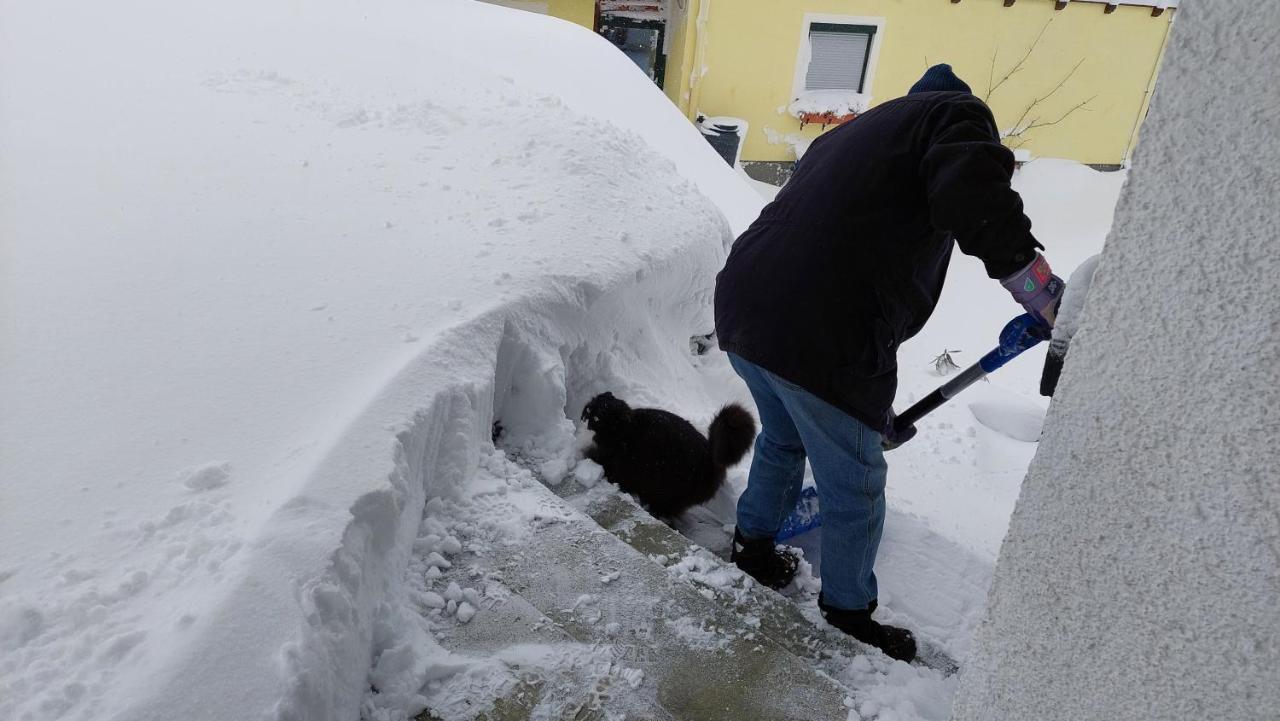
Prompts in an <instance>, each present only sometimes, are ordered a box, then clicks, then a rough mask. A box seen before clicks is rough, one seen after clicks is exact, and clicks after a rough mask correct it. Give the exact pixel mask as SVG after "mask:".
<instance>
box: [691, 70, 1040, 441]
mask: <svg viewBox="0 0 1280 721" xmlns="http://www.w3.org/2000/svg"><path fill="white" fill-rule="evenodd" d="M1013 167H1014V160H1013V153H1012V152H1010V151H1009V150H1008V149H1007V148H1005V147H1004V146H1003V145H1001V144H1000V139H999V135H998V133H997V131H996V126H995V120H994V119H993V118H992V116H991V111H990V110H989V109H988V108H987V106H986V104H985V103H983V102H982V101H981V100H979V99H978V98H976V97H974V96H973V95H970V94H968V93H958V92H927V93H918V94H913V95H909V96H906V97H903V98H898V99H897V100H891V101H889V102H887V103H884V104H883V105H880V106H878V107H876V108H875V109H873V110H871V111H870V112H867V113H865V114H864V115H861V116H859V117H858V118H857V119H856V120H853V121H852V122H849V123H846V124H844V125H842V126H840V127H838V128H835V129H833V130H831V131H828V132H826V133H824V134H823V135H821V136H820V137H819V138H818V139H817V140H816V141H814V143H813V145H811V146H810V148H809V150H808V152H806V153H805V155H804V159H803V160H802V161H801V162H800V163H798V165H797V167H796V170H795V174H794V175H793V176H792V177H791V180H790V181H788V182H787V184H786V186H785V187H784V188H783V189H782V190H781V192H779V193H778V196H777V198H776V199H775V200H774V201H773V202H772V203H770V204H769V205H767V206H766V207H765V208H764V210H763V211H762V212H761V213H760V217H759V218H758V219H756V221H755V222H754V223H753V224H752V225H751V227H750V228H749V229H747V231H746V232H745V233H743V234H742V236H741V237H739V238H738V240H737V241H736V242H735V243H734V245H733V249H732V251H731V252H730V253H729V259H728V261H727V263H726V264H725V267H724V269H723V270H722V271H721V272H720V275H719V276H718V278H717V281H716V297H715V317H716V333H717V335H718V337H719V341H720V347H721V348H723V349H724V350H726V351H729V352H732V353H735V354H737V355H739V356H741V357H742V358H745V359H746V360H748V361H751V362H752V363H755V364H756V365H759V366H762V367H764V368H766V369H767V370H770V371H772V372H773V373H775V374H776V375H779V376H781V377H782V378H784V379H786V380H788V381H791V382H792V383H795V384H796V385H798V386H800V387H802V388H804V389H806V390H808V391H809V392H811V393H813V394H814V395H817V396H818V397H820V398H823V399H824V400H826V401H827V402H829V403H831V404H832V405H835V406H836V407H838V408H841V409H843V410H844V411H845V412H847V413H849V414H851V415H853V416H854V417H855V418H858V419H859V420H861V421H862V422H864V423H866V424H868V425H870V426H871V427H872V428H876V429H881V428H884V427H885V426H886V424H887V423H888V422H889V418H890V408H891V405H892V403H893V396H894V393H895V391H896V390H897V367H898V366H897V350H898V346H899V344H901V343H902V342H903V341H904V340H906V339H908V338H910V337H911V336H913V335H915V334H916V333H917V332H918V331H919V330H920V328H921V327H923V326H924V323H925V321H926V320H928V318H929V315H930V314H931V313H932V312H933V308H934V305H935V304H936V303H937V301H938V295H939V294H940V293H941V292H942V282H943V279H944V277H945V275H946V271H947V263H948V261H949V259H950V257H951V247H952V240H953V238H954V240H955V242H956V243H958V244H959V246H960V250H961V251H963V252H965V253H968V254H969V255H973V256H976V257H978V258H979V259H981V260H982V261H983V262H984V263H985V265H986V269H987V273H988V274H989V275H990V276H991V277H993V278H1001V277H1005V276H1007V275H1011V274H1012V273H1014V272H1016V271H1017V270H1019V269H1020V268H1022V267H1023V266H1025V265H1026V264H1027V263H1028V262H1030V261H1031V259H1032V258H1033V257H1034V253H1035V249H1036V248H1039V247H1041V246H1040V244H1039V243H1038V242H1036V239H1035V237H1033V236H1032V234H1031V221H1029V220H1028V219H1027V217H1026V215H1024V214H1023V212H1022V199H1021V198H1020V197H1018V194H1017V193H1016V192H1015V191H1014V190H1013V189H1012V188H1011V187H1010V185H1009V181H1010V178H1011V177H1012V175H1013Z"/></svg>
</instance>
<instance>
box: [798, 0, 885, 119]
mask: <svg viewBox="0 0 1280 721" xmlns="http://www.w3.org/2000/svg"><path fill="white" fill-rule="evenodd" d="M814 23H832V24H835V25H871V26H873V27H875V29H876V32H875V34H874V35H872V36H871V54H870V55H869V57H868V58H867V68H866V76H865V77H864V79H863V81H862V88H863V92H862V94H863V95H867V96H871V95H872V93H871V90H872V89H873V88H875V79H876V66H877V65H879V64H880V45H881V43H883V42H884V28H885V19H884V18H882V17H870V16H866V15H832V14H829V13H805V14H804V20H803V22H801V23H800V51H799V53H798V54H797V55H796V74H795V78H794V79H793V80H792V83H791V97H792V98H793V99H794V98H798V97H800V96H801V95H803V94H804V92H805V89H804V81H805V76H807V75H808V74H809V60H810V58H812V57H813V46H812V45H811V44H810V42H809V29H810V28H811V27H812V26H813V24H814Z"/></svg>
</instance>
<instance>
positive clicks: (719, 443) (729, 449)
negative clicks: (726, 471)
mask: <svg viewBox="0 0 1280 721" xmlns="http://www.w3.org/2000/svg"><path fill="white" fill-rule="evenodd" d="M707 438H708V439H709V440H710V441H711V460H712V461H714V462H715V464H716V465H717V466H719V467H721V468H728V467H729V466H732V465H733V464H735V463H737V462H738V461H740V460H742V457H743V456H745V455H747V451H748V450H750V448H751V444H752V443H754V442H755V440H756V419H754V418H752V417H751V414H750V413H748V412H747V409H746V408H743V407H742V406H740V405H738V404H737V403H730V404H729V405H727V406H725V407H724V408H721V409H720V412H719V413H717V414H716V417H715V418H713V419H712V420H711V427H710V428H708V429H707Z"/></svg>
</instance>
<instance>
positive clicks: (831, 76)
mask: <svg viewBox="0 0 1280 721" xmlns="http://www.w3.org/2000/svg"><path fill="white" fill-rule="evenodd" d="M870 45H871V33H868V32H858V31H854V32H851V31H849V30H844V29H842V30H839V31H830V30H817V29H814V30H811V31H810V32H809V47H810V49H811V50H812V56H811V57H810V60H809V70H808V72H806V73H805V78H804V89H805V90H851V91H853V92H859V93H860V92H862V78H863V73H864V72H865V70H866V62H867V55H868V51H869V50H870Z"/></svg>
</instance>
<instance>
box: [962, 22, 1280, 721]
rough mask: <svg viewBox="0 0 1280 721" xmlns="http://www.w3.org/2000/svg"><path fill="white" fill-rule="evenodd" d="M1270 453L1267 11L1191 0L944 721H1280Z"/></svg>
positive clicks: (1275, 364) (1271, 157) (1277, 341)
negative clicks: (951, 719) (969, 654)
mask: <svg viewBox="0 0 1280 721" xmlns="http://www.w3.org/2000/svg"><path fill="white" fill-rule="evenodd" d="M1048 256H1049V258H1050V260H1052V258H1053V249H1052V248H1050V249H1049V251H1048ZM1278 446H1280V2H1276V1H1275V0H1186V2H1184V3H1182V8H1181V10H1180V12H1179V15H1178V19H1177V22H1176V23H1175V26H1174V37H1173V41H1172V43H1171V45H1170V48H1169V51H1168V55H1167V57H1166V61H1165V68H1164V71H1163V73H1162V74H1161V76H1160V82H1159V86H1158V88H1157V90H1156V97H1155V101H1154V104H1153V106H1152V109H1151V115H1150V118H1149V119H1148V121H1147V124H1146V126H1145V127H1144V130H1143V140H1142V145H1141V147H1140V148H1139V149H1138V153H1137V157H1136V161H1135V165H1134V169H1133V172H1132V174H1131V176H1130V180H1129V184H1128V186H1127V187H1126V189H1125V191H1124V193H1123V194H1122V196H1121V200H1120V205H1119V208H1118V210H1117V214H1116V223H1115V227H1114V229H1113V231H1112V233H1111V236H1110V238H1109V239H1108V242H1107V248H1106V251H1105V253H1104V256H1103V261H1102V266H1101V270H1100V271H1099V275H1098V277H1097V279H1096V281H1095V283H1094V286H1093V291H1092V295H1091V297H1090V298H1089V301H1088V306H1087V308H1086V311H1085V318H1084V325H1083V329H1082V330H1081V331H1080V333H1079V335H1077V336H1076V337H1075V340H1074V342H1073V345H1072V348H1071V354H1070V357H1069V360H1068V363H1067V368H1066V371H1065V373H1064V376H1063V380H1062V384H1061V385H1060V386H1059V389H1058V396H1057V398H1055V399H1054V401H1053V405H1052V408H1051V409H1050V412H1049V419H1048V422H1047V424H1046V426H1045V433H1044V438H1043V440H1042V442H1041V444H1040V449H1039V452H1038V454H1037V456H1036V458H1035V460H1034V461H1033V463H1032V465H1031V469H1030V471H1029V473H1028V476H1027V479H1026V482H1025V484H1024V486H1023V489H1022V497H1021V499H1020V500H1019V502H1018V506H1017V508H1016V510H1015V511H1014V514H1013V520H1012V524H1011V526H1010V529H1009V535H1008V537H1007V538H1006V539H1005V543H1004V547H1003V548H1002V550H1001V554H1000V560H999V563H998V566H997V569H996V575H995V582H994V585H993V587H992V591H991V598H990V605H989V607H988V610H987V615H986V618H985V620H984V622H983V625H982V627H981V629H980V631H979V637H978V640H977V643H976V645H975V649H974V652H973V655H972V658H971V659H970V660H969V662H968V663H967V666H966V668H965V670H964V672H963V676H962V677H961V681H960V690H959V692H958V695H957V700H956V706H955V711H954V718H955V719H957V720H959V721H969V720H974V721H977V720H981V721H992V720H993V719H1008V720H1016V721H1030V720H1035V721H1052V720H1054V719H1070V721H1088V720H1091V719H1099V720H1101V719H1105V720H1106V721H1130V720H1143V721H1145V720H1148V719H1276V718H1280V578H1278V574H1280V449H1278Z"/></svg>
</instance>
